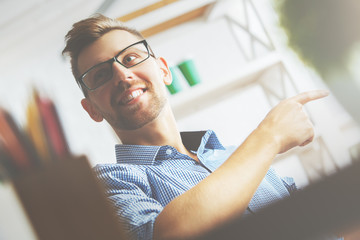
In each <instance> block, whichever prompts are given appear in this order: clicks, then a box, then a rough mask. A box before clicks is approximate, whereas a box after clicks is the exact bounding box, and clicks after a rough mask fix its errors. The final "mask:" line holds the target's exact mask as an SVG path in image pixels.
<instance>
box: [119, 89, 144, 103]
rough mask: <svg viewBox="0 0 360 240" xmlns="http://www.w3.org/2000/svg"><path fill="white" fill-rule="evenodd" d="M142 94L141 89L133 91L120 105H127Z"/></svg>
mask: <svg viewBox="0 0 360 240" xmlns="http://www.w3.org/2000/svg"><path fill="white" fill-rule="evenodd" d="M143 93H144V91H143V90H142V89H138V90H135V91H133V92H131V93H130V94H129V95H127V96H126V97H125V98H124V99H123V100H122V103H128V102H130V101H131V100H133V99H134V98H136V97H138V96H140V95H141V94H143Z"/></svg>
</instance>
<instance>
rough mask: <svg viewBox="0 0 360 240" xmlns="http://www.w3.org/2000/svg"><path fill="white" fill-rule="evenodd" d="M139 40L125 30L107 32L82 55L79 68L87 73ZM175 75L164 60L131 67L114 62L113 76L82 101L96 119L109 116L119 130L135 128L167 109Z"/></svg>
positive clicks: (109, 119)
mask: <svg viewBox="0 0 360 240" xmlns="http://www.w3.org/2000/svg"><path fill="white" fill-rule="evenodd" d="M138 41H139V39H138V38H137V37H136V36H134V35H132V34H130V33H129V32H127V31H123V30H113V31H110V32H108V33H106V34H105V35H104V36H102V37H101V38H100V39H98V40H97V41H95V42H94V43H93V44H91V45H89V46H87V47H86V48H85V49H84V50H83V51H82V52H81V53H80V55H79V58H78V68H79V71H80V73H84V72H85V71H87V70H88V69H89V68H91V67H92V66H94V65H96V64H98V63H101V62H104V61H107V60H109V59H111V58H113V57H114V56H115V55H117V54H118V53H119V52H120V51H121V50H123V49H124V48H126V47H127V46H129V45H131V44H133V43H135V42H138ZM164 82H165V83H166V84H169V83H170V82H171V76H170V74H169V70H168V68H167V65H166V62H165V60H163V59H154V58H153V57H150V58H148V59H147V60H146V61H144V62H142V63H140V64H139V65H136V66H134V67H131V68H125V67H124V66H121V65H120V64H119V63H116V62H114V63H113V77H112V79H111V80H109V81H108V82H106V83H105V84H104V85H102V86H100V87H99V88H97V89H96V90H94V91H89V94H88V98H86V99H84V100H83V101H82V105H83V107H84V109H85V110H86V111H87V112H88V113H89V115H90V116H91V117H92V118H93V119H94V120H95V121H102V120H103V118H104V119H106V120H107V121H108V122H109V124H110V125H111V126H112V127H114V128H115V129H118V130H134V129H138V128H140V127H142V126H144V125H146V124H147V123H149V122H151V121H153V120H154V119H155V118H156V117H157V116H158V115H159V114H160V112H161V111H162V109H163V108H164V106H165V104H166V102H167V98H166V88H165V85H164Z"/></svg>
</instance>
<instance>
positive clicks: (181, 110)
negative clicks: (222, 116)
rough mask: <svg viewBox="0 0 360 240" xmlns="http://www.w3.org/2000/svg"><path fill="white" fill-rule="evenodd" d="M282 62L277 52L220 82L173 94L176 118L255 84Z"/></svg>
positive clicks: (204, 84)
mask: <svg viewBox="0 0 360 240" xmlns="http://www.w3.org/2000/svg"><path fill="white" fill-rule="evenodd" d="M279 64H281V58H280V56H279V54H277V53H276V52H273V53H269V54H268V55H267V56H264V57H262V58H259V59H256V60H254V61H251V62H249V63H247V64H245V65H244V66H240V67H239V68H238V69H236V70H234V72H232V73H231V76H226V77H224V78H223V79H221V80H219V81H218V82H211V83H206V82H204V83H200V84H198V85H195V86H193V87H191V88H189V89H187V90H186V91H183V92H180V93H177V94H176V95H174V96H171V98H170V102H171V105H172V109H173V112H174V114H175V117H176V119H182V118H185V117H187V116H189V115H190V114H192V113H194V112H196V111H197V110H198V109H202V108H205V107H207V106H211V105H212V104H213V103H215V102H219V101H221V99H224V98H226V97H227V96H229V95H232V94H234V92H236V91H239V90H240V89H241V88H244V87H245V86H247V85H249V84H254V83H256V81H257V80H258V79H259V77H260V76H261V75H262V74H264V73H265V72H266V71H268V70H269V69H271V68H273V67H275V66H278V65H279Z"/></svg>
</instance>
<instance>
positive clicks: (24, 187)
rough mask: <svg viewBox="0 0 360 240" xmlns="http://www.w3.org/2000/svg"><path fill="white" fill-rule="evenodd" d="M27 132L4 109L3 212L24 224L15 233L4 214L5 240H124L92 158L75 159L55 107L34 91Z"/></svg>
mask: <svg viewBox="0 0 360 240" xmlns="http://www.w3.org/2000/svg"><path fill="white" fill-rule="evenodd" d="M24 126H25V127H24V128H21V127H19V125H18V124H17V123H16V121H15V119H14V118H13V117H12V115H11V113H10V112H9V111H7V110H6V109H4V108H0V200H1V201H0V205H1V206H0V209H7V210H8V211H7V213H9V214H13V216H12V217H14V218H16V219H21V221H20V220H19V221H18V222H19V224H17V225H16V226H17V227H13V226H12V225H11V224H12V223H11V221H8V222H6V221H5V217H6V216H5V215H3V213H4V211H1V213H2V215H3V216H2V217H0V221H1V222H4V224H5V226H4V227H5V228H6V229H7V230H6V231H5V230H3V229H2V228H0V236H2V235H4V236H6V237H8V236H21V235H24V234H25V235H27V236H28V238H22V237H15V238H5V239H29V240H32V239H46V240H48V239H52V240H57V239H59V240H60V239H115V238H116V239H124V238H125V235H124V233H123V231H122V230H121V226H120V225H119V221H118V219H117V218H116V216H115V214H114V211H113V209H112V207H111V206H110V205H109V202H108V201H107V199H106V197H105V191H104V189H103V185H102V184H101V183H100V182H99V181H98V179H97V178H96V176H95V175H94V173H93V171H92V168H91V166H90V164H89V162H88V160H87V158H86V157H85V156H73V155H72V154H71V151H70V148H69V146H68V144H67V141H66V138H65V134H64V130H63V127H62V125H61V121H60V118H59V115H58V112H57V109H56V106H55V103H54V102H53V101H52V100H51V99H50V98H48V97H46V96H43V95H41V94H39V93H38V91H36V90H34V91H33V93H32V96H31V99H30V101H29V103H28V106H27V108H26V123H25V124H24ZM20 222H22V223H21V224H20ZM14 226H15V225H14ZM30 233H33V234H30Z"/></svg>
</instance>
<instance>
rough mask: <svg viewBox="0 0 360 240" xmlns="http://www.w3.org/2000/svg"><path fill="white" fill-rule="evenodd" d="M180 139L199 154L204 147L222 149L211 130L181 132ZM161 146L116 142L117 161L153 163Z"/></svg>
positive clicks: (138, 163) (142, 163)
mask: <svg viewBox="0 0 360 240" xmlns="http://www.w3.org/2000/svg"><path fill="white" fill-rule="evenodd" d="M180 135H181V138H182V141H183V143H184V145H185V147H186V148H187V149H189V150H192V151H196V152H197V154H198V155H199V154H200V155H201V154H202V153H204V152H205V151H206V149H224V147H223V146H222V144H221V143H220V141H219V140H218V138H217V136H216V134H215V133H214V132H213V131H212V130H208V131H197V132H181V133H180ZM161 147H164V146H145V145H125V144H116V145H115V154H116V161H117V163H127V164H137V165H153V164H154V162H155V160H156V156H157V155H158V153H159V150H160V148H161Z"/></svg>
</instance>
